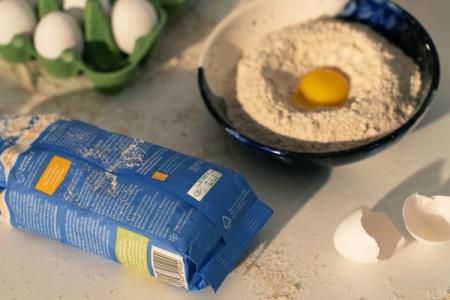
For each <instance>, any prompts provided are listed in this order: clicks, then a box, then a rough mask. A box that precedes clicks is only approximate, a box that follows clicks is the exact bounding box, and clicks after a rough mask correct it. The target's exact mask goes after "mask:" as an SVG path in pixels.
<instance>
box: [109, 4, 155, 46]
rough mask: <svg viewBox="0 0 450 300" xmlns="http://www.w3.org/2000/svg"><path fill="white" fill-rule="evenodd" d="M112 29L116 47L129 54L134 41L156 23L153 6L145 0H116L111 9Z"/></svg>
mask: <svg viewBox="0 0 450 300" xmlns="http://www.w3.org/2000/svg"><path fill="white" fill-rule="evenodd" d="M111 18H112V30H113V35H114V39H115V41H116V44H117V47H119V49H120V50H122V51H123V52H125V53H127V54H131V53H132V52H133V50H134V47H135V45H136V41H137V40H138V39H139V38H141V37H143V36H145V35H147V34H149V33H150V32H151V31H152V30H153V28H154V27H155V26H156V24H157V23H158V15H157V14H156V11H155V8H154V7H153V5H152V4H151V3H150V2H148V1H147V0H118V1H117V2H116V3H115V5H114V7H113V10H112V15H111Z"/></svg>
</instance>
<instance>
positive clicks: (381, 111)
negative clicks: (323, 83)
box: [228, 18, 421, 152]
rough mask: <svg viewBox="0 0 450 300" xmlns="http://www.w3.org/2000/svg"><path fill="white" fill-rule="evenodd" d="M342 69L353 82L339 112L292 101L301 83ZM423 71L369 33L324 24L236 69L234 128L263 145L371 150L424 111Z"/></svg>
mask: <svg viewBox="0 0 450 300" xmlns="http://www.w3.org/2000/svg"><path fill="white" fill-rule="evenodd" d="M323 67H328V68H335V69H338V70H340V71H342V72H343V73H344V74H346V76H348V79H349V81H350V90H349V94H348V100H347V101H346V102H345V103H343V104H341V105H338V106H330V107H318V108H315V109H310V108H302V107H298V106H295V105H292V103H291V101H290V99H291V98H292V94H293V91H294V90H295V88H296V86H297V83H298V81H299V78H301V77H302V76H303V75H304V74H306V73H308V72H310V71H311V70H314V69H317V68H323ZM420 87H421V78H420V71H419V67H418V66H417V65H416V64H415V63H414V62H413V61H412V59H411V58H409V57H408V56H407V55H406V54H405V53H403V51H402V50H401V49H399V48H397V47H396V46H394V45H392V44H391V43H389V42H388V41H387V40H386V39H385V38H383V37H382V36H380V35H379V34H378V33H376V32H374V31H373V30H371V29H370V28H369V27H367V26H365V25H362V24H357V23H348V22H343V21H340V20H336V19H331V18H320V19H317V20H313V21H309V22H306V23H302V24H298V25H294V26H291V27H287V28H284V29H281V30H280V31H278V32H273V33H270V34H268V35H267V36H264V37H263V38H262V39H260V40H259V42H258V43H257V44H255V45H253V47H251V49H248V50H247V51H246V52H245V53H244V54H243V57H242V59H241V60H240V62H239V64H238V68H237V84H236V90H237V97H236V98H237V100H236V101H235V102H231V103H230V105H229V106H228V115H229V117H230V119H231V120H232V121H233V124H234V125H235V127H236V128H237V129H238V130H240V131H242V132H243V133H244V134H246V135H247V136H248V137H250V138H253V139H255V140H257V141H259V142H262V143H264V144H268V145H271V146H276V147H278V148H282V149H287V150H293V151H306V152H322V151H335V150H342V149H347V148H351V147H355V146H358V145H361V144H365V143H367V142H369V141H371V140H373V139H376V138H378V137H380V136H383V135H386V134H387V133H389V132H391V131H393V130H395V129H396V128H398V127H399V126H401V125H402V124H403V123H405V122H406V121H407V120H408V119H409V118H410V117H411V116H412V115H413V114H414V112H415V110H416V108H417V106H418V105H419V103H418V100H417V95H418V93H419V90H420Z"/></svg>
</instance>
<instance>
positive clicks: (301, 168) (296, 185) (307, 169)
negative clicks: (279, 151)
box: [219, 137, 332, 261]
mask: <svg viewBox="0 0 450 300" xmlns="http://www.w3.org/2000/svg"><path fill="white" fill-rule="evenodd" d="M226 147H227V153H228V156H229V157H231V160H232V162H228V165H232V167H233V168H234V169H237V170H239V171H241V172H242V173H243V174H244V176H245V177H246V178H247V180H248V181H249V183H250V185H251V186H252V187H253V188H254V190H255V192H256V194H257V195H258V196H259V197H260V198H261V200H262V201H264V202H265V203H266V204H267V205H269V206H270V207H271V208H272V209H273V211H274V214H273V216H272V218H271V219H270V220H269V222H268V223H267V225H266V226H265V227H264V228H263V230H262V231H261V233H260V234H258V235H257V237H256V239H255V241H254V242H253V243H252V246H251V248H250V249H249V252H253V251H254V250H255V249H256V248H257V247H258V246H260V245H264V246H263V247H264V248H267V247H268V246H269V245H270V243H271V242H272V241H273V240H274V239H275V238H276V237H277V236H278V234H279V233H280V232H281V231H282V230H283V228H284V227H285V226H286V225H287V224H288V223H289V222H290V221H291V219H292V218H293V217H294V216H295V215H296V214H297V213H299V211H300V210H301V209H302V207H303V206H304V205H305V204H306V203H308V201H309V200H310V199H312V198H313V197H314V195H315V194H316V193H317V192H318V191H319V190H320V189H321V188H322V187H323V186H324V185H325V184H326V182H327V181H328V179H329V177H330V174H331V171H332V169H331V168H328V167H322V166H316V165H311V164H307V163H305V164H301V165H296V166H289V165H285V164H282V163H281V162H278V161H275V160H273V159H270V158H267V157H265V156H262V155H261V156H260V155H259V154H255V152H252V151H250V150H247V149H245V148H244V147H243V146H242V145H240V144H238V143H237V142H235V141H234V140H232V139H231V138H228V137H227V141H226ZM219 163H220V162H219ZM260 253H262V251H261V252H260ZM256 260H257V258H256V259H255V261H256Z"/></svg>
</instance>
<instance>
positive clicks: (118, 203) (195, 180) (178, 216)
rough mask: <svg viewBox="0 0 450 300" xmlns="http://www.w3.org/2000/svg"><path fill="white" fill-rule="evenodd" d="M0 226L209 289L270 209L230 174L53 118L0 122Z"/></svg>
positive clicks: (230, 265) (182, 284)
mask: <svg viewBox="0 0 450 300" xmlns="http://www.w3.org/2000/svg"><path fill="white" fill-rule="evenodd" d="M0 161H1V164H0V191H1V192H0V209H1V217H2V220H4V221H5V222H6V223H8V224H10V225H12V226H14V227H17V228H19V229H22V230H25V231H28V232H30V233H32V234H35V235H38V236H41V237H44V238H48V239H51V240H57V241H60V242H62V243H64V244H67V245H71V246H74V247H78V248H81V249H83V250H85V251H88V252H91V253H93V254H96V255H99V256H102V257H104V258H107V259H110V260H113V261H116V262H119V263H121V264H124V265H126V266H128V267H130V268H132V269H136V270H139V271H142V272H145V273H147V274H150V275H152V276H155V277H156V278H158V279H160V280H163V281H166V282H168V283H171V284H173V285H176V286H179V287H184V288H186V289H188V290H199V289H203V288H205V287H207V286H211V287H212V288H213V289H214V290H217V289H218V288H219V286H220V285H221V283H222V282H223V280H224V279H225V277H226V276H227V275H228V274H229V273H230V272H231V271H232V269H233V267H234V266H235V265H236V263H237V262H238V261H239V259H240V258H241V257H242V255H243V254H244V252H245V251H246V249H247V248H248V246H249V243H250V241H251V240H252V239H253V238H254V237H255V235H256V234H257V233H258V231H259V230H260V229H261V227H262V226H263V225H264V224H265V223H266V222H267V220H268V219H269V218H270V216H271V215H272V211H271V210H270V208H268V207H267V206H266V205H265V204H263V203H262V202H261V201H260V200H259V199H258V197H257V196H256V195H255V193H254V192H253V191H252V190H251V189H250V187H249V185H248V184H247V182H246V181H245V179H244V178H243V177H242V176H241V175H240V174H238V173H235V172H233V171H231V170H228V169H226V168H223V167H219V166H216V165H214V164H211V163H208V162H205V161H203V160H199V159H196V158H193V157H190V156H187V155H184V154H181V153H178V152H175V151H172V150H169V149H166V148H163V147H160V146H157V145H154V144H151V143H147V142H144V141H142V140H138V139H133V138H129V137H126V136H122V135H119V134H114V133H111V132H108V131H105V130H102V129H99V128H97V127H95V126H92V125H89V124H86V123H83V122H80V121H73V120H67V119H62V118H60V117H58V116H54V115H44V116H32V117H28V116H27V117H2V118H1V119H0Z"/></svg>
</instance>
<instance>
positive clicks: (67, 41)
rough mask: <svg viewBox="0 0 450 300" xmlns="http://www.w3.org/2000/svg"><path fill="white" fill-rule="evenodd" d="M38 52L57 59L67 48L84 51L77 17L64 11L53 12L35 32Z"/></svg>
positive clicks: (45, 56)
mask: <svg viewBox="0 0 450 300" xmlns="http://www.w3.org/2000/svg"><path fill="white" fill-rule="evenodd" d="M34 46H35V48H36V51H37V53H38V54H39V55H40V56H42V57H44V58H47V59H57V58H59V57H60V56H61V54H62V53H63V52H64V50H66V49H74V50H75V51H76V52H78V53H79V54H82V53H83V48H84V44H83V36H82V34H81V30H80V27H79V25H78V23H77V22H76V21H75V19H74V18H73V17H72V16H71V15H69V14H67V13H64V12H52V13H49V14H48V15H46V16H45V17H44V18H43V19H42V20H41V21H40V22H39V24H38V25H37V27H36V31H35V33H34Z"/></svg>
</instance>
